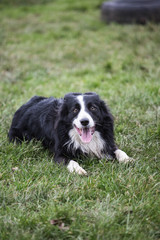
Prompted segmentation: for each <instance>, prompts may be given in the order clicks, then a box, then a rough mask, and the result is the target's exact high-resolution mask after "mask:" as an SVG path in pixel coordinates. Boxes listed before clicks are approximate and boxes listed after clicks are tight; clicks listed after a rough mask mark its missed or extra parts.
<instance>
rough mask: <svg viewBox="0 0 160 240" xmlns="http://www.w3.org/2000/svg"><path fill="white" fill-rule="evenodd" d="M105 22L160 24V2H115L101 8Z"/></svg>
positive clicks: (135, 0) (107, 3) (105, 3)
mask: <svg viewBox="0 0 160 240" xmlns="http://www.w3.org/2000/svg"><path fill="white" fill-rule="evenodd" d="M101 18H102V20H103V21H105V22H107V23H110V22H118V23H122V24H123V23H139V24H145V23H147V22H148V21H152V22H156V23H158V22H160V0H115V1H109V2H104V3H103V4H102V6H101Z"/></svg>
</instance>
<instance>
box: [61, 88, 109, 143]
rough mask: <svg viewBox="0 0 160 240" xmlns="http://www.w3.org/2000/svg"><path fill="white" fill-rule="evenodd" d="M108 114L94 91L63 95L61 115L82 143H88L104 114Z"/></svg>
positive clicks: (101, 121) (101, 122) (100, 123)
mask: <svg viewBox="0 0 160 240" xmlns="http://www.w3.org/2000/svg"><path fill="white" fill-rule="evenodd" d="M108 115H109V116H110V114H109V111H108V109H107V107H106V105H105V104H104V102H103V101H102V100H100V98H99V96H98V95H97V94H96V93H93V92H89V93H85V94H81V93H69V94H67V95H65V97H64V104H63V106H62V110H61V117H63V118H65V120H66V121H67V123H68V124H69V123H70V124H71V125H72V126H71V128H73V129H74V132H75V134H76V135H77V136H79V138H80V140H81V141H82V142H83V143H90V142H91V140H92V137H93V135H94V133H95V131H96V129H97V127H98V126H101V127H103V126H102V124H103V119H104V116H108Z"/></svg>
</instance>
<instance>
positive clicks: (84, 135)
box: [74, 125, 95, 143]
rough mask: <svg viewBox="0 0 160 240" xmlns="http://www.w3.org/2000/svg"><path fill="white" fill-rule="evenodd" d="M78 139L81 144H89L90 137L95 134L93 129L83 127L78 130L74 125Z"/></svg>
mask: <svg viewBox="0 0 160 240" xmlns="http://www.w3.org/2000/svg"><path fill="white" fill-rule="evenodd" d="M74 126H75V128H76V130H77V132H78V134H79V136H80V138H81V141H82V142H83V143H89V142H90V141H91V140H92V136H93V134H94V132H95V127H83V128H78V127H77V126H76V125H74Z"/></svg>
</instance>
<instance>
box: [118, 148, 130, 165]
mask: <svg viewBox="0 0 160 240" xmlns="http://www.w3.org/2000/svg"><path fill="white" fill-rule="evenodd" d="M115 155H116V158H117V160H118V161H119V163H129V162H133V161H134V159H133V158H130V157H129V156H128V155H127V154H126V153H125V152H123V151H122V150H120V149H117V150H116V151H115Z"/></svg>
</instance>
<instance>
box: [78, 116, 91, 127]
mask: <svg viewBox="0 0 160 240" xmlns="http://www.w3.org/2000/svg"><path fill="white" fill-rule="evenodd" d="M80 122H81V124H82V125H83V126H85V127H86V126H87V125H88V124H89V120H88V118H83V119H82V120H81V121H80Z"/></svg>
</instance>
